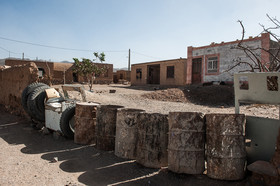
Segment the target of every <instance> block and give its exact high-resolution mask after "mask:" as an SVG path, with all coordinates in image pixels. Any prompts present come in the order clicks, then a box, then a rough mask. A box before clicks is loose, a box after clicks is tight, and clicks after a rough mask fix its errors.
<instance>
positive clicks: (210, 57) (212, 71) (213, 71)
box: [205, 54, 220, 75]
mask: <svg viewBox="0 0 280 186" xmlns="http://www.w3.org/2000/svg"><path fill="white" fill-rule="evenodd" d="M214 58H216V59H214ZM215 62H216V65H215ZM209 63H211V68H209ZM215 66H216V68H214V67H215ZM219 71H220V55H219V54H212V55H207V56H206V62H205V74H206V75H218V74H219Z"/></svg>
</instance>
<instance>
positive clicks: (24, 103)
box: [21, 82, 48, 113]
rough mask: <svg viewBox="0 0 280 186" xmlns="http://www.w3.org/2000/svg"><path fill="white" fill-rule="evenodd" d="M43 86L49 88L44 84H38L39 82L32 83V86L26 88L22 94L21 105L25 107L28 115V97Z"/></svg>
mask: <svg viewBox="0 0 280 186" xmlns="http://www.w3.org/2000/svg"><path fill="white" fill-rule="evenodd" d="M41 86H48V85H46V84H44V83H38V82H34V83H31V84H30V85H28V86H27V87H25V89H24V90H23V91H22V93H21V104H22V106H23V109H24V110H25V111H26V112H27V113H28V107H27V99H28V95H29V94H30V93H31V92H32V91H34V90H35V89H36V88H37V87H41Z"/></svg>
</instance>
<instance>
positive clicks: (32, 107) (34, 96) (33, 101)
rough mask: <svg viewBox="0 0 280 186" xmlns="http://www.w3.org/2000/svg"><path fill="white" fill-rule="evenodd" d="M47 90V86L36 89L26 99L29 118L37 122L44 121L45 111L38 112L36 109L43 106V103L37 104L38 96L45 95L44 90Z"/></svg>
mask: <svg viewBox="0 0 280 186" xmlns="http://www.w3.org/2000/svg"><path fill="white" fill-rule="evenodd" d="M47 88H49V86H40V87H37V88H35V90H33V91H32V92H31V93H30V94H29V95H28V99H27V108H28V111H29V113H30V115H31V117H33V118H34V119H36V120H38V121H45V110H40V109H39V107H38V104H44V102H43V103H39V100H38V98H39V95H40V94H45V89H47ZM43 107H44V106H43Z"/></svg>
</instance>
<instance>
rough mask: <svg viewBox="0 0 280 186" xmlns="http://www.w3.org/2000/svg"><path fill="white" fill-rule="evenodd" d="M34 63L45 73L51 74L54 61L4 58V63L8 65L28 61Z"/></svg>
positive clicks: (26, 62)
mask: <svg viewBox="0 0 280 186" xmlns="http://www.w3.org/2000/svg"><path fill="white" fill-rule="evenodd" d="M31 62H33V63H35V64H36V66H37V67H38V68H42V69H44V71H45V73H46V74H49V73H50V74H51V75H52V74H53V71H54V63H53V62H43V61H30V60H18V59H6V60H5V64H6V65H8V66H15V65H24V64H28V63H31Z"/></svg>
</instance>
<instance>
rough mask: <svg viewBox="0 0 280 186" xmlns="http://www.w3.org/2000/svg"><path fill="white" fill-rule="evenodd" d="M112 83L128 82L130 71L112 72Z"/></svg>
mask: <svg viewBox="0 0 280 186" xmlns="http://www.w3.org/2000/svg"><path fill="white" fill-rule="evenodd" d="M113 78H114V83H123V82H130V71H128V70H117V71H116V72H114V77H113Z"/></svg>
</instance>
